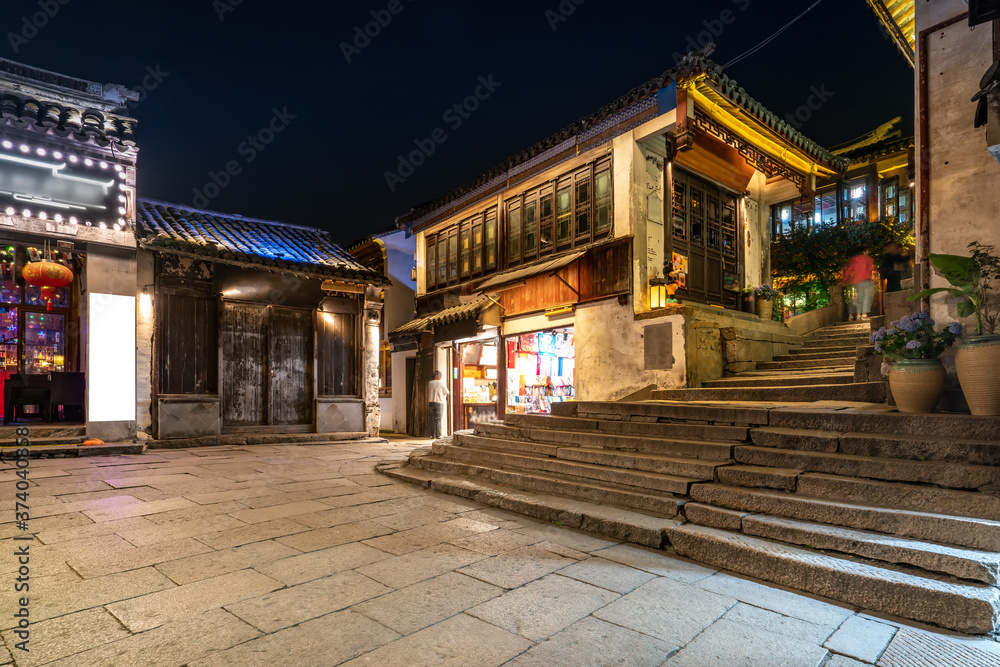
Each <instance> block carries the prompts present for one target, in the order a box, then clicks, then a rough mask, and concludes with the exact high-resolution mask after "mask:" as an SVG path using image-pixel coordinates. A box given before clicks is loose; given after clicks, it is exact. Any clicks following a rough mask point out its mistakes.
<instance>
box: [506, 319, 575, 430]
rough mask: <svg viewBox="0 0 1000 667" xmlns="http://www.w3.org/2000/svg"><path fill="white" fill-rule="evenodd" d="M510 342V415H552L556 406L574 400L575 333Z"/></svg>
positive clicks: (529, 336) (557, 332)
mask: <svg viewBox="0 0 1000 667" xmlns="http://www.w3.org/2000/svg"><path fill="white" fill-rule="evenodd" d="M506 342H507V412H508V413H516V414H523V413H527V412H552V404H553V403H560V402H563V401H572V400H574V397H575V395H576V390H575V387H574V375H575V361H576V358H575V349H574V347H573V330H572V329H557V330H554V331H543V332H540V333H534V334H524V335H520V336H512V337H510V338H508V339H507V341H506Z"/></svg>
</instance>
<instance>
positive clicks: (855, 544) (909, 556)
mask: <svg viewBox="0 0 1000 667" xmlns="http://www.w3.org/2000/svg"><path fill="white" fill-rule="evenodd" d="M690 504H691V503H688V505H690ZM686 513H687V506H685V514H686ZM742 528H743V532H744V533H746V534H747V535H754V536H756V537H763V538H766V539H769V540H775V541H778V542H786V543H788V544H797V545H800V546H805V547H807V548H809V549H822V550H824V551H837V552H840V553H845V554H850V555H853V556H859V557H861V558H866V559H868V560H873V561H881V562H884V563H894V564H898V565H910V566H913V567H917V568H920V569H922V570H926V571H928V572H939V573H942V574H947V575H951V576H954V577H958V578H960V579H971V580H973V581H979V582H982V583H984V584H996V583H997V581H998V574H1000V554H998V553H995V552H992V551H981V550H977V549H960V548H957V547H949V546H944V545H941V544H934V543H933V542H922V541H920V540H911V539H907V538H904V537H894V536H892V535H882V534H880V533H873V532H869V531H863V530H852V529H850V528H839V527H837V526H826V525H823V524H819V523H811V522H808V521H796V520H795V519H784V518H781V517H774V516H764V515H762V514H751V515H747V516H745V517H743V521H742Z"/></svg>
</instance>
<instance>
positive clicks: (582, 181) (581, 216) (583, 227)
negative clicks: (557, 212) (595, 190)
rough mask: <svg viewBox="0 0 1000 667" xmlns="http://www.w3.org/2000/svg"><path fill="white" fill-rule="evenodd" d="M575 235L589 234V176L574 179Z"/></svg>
mask: <svg viewBox="0 0 1000 667" xmlns="http://www.w3.org/2000/svg"><path fill="white" fill-rule="evenodd" d="M576 235H577V236H590V176H585V177H583V178H580V176H579V175H577V180H576Z"/></svg>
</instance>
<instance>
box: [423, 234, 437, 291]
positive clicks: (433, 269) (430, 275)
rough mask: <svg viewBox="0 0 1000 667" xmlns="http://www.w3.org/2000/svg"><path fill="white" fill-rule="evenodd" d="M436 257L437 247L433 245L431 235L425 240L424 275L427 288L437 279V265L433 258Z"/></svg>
mask: <svg viewBox="0 0 1000 667" xmlns="http://www.w3.org/2000/svg"><path fill="white" fill-rule="evenodd" d="M436 257H437V248H436V247H435V245H434V237H433V236H431V237H429V238H428V240H427V265H426V267H425V269H426V273H425V275H426V277H427V289H430V288H431V287H433V286H434V284H435V282H436V279H437V266H436V264H435V261H434V260H435V258H436Z"/></svg>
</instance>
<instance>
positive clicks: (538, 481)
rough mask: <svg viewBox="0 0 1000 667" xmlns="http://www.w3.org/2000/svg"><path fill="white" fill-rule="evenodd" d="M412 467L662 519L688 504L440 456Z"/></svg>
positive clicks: (413, 462)
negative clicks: (622, 508)
mask: <svg viewBox="0 0 1000 667" xmlns="http://www.w3.org/2000/svg"><path fill="white" fill-rule="evenodd" d="M410 465H411V466H413V465H415V466H417V467H418V468H419V469H421V470H426V471H429V472H438V473H443V474H446V475H457V476H461V477H465V478H472V479H474V480H477V481H482V480H486V481H489V482H492V483H495V484H501V485H504V486H510V487H515V488H517V489H522V490H525V491H532V492H538V493H550V494H558V495H561V496H569V497H571V498H576V499H579V500H586V501H589V502H596V503H605V504H609V505H617V506H619V507H626V508H630V509H634V510H638V511H641V512H646V513H650V514H654V515H657V516H660V517H674V516H677V511H678V508H679V507H680V506H681V505H683V504H684V502H685V501H684V500H683V499H681V498H677V497H675V496H672V495H670V494H667V493H659V492H656V491H649V490H647V491H643V492H638V491H636V490H635V489H634V488H629V487H625V486H619V485H617V484H613V483H611V482H594V481H584V480H580V479H576V478H570V477H566V476H564V475H560V474H558V473H542V472H528V471H516V470H503V469H498V468H491V467H487V466H481V465H475V464H472V463H463V462H461V461H453V460H449V459H445V458H442V457H440V456H423V457H419V458H416V459H411V461H410Z"/></svg>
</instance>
